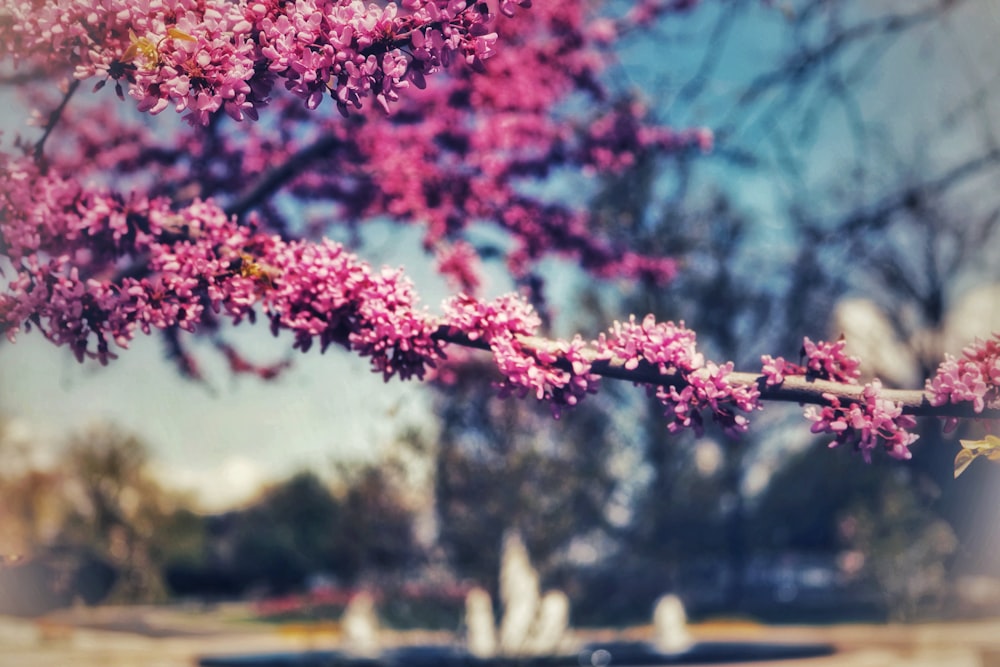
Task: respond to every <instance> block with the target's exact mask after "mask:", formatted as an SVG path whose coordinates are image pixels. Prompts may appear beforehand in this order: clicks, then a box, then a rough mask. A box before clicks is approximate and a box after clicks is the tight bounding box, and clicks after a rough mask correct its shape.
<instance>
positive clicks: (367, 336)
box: [261, 238, 443, 380]
mask: <svg viewBox="0 0 1000 667" xmlns="http://www.w3.org/2000/svg"><path fill="white" fill-rule="evenodd" d="M261 250H263V252H262V254H261V261H262V262H266V266H267V269H268V270H271V271H273V272H274V273H275V274H276V276H277V277H276V278H274V280H273V286H272V287H271V288H270V289H267V290H265V291H264V292H263V295H262V302H263V306H264V310H265V312H266V313H267V315H268V317H269V318H270V319H271V328H272V330H273V331H274V332H275V334H277V333H278V332H279V331H281V330H282V329H287V330H290V331H291V332H292V333H293V334H294V336H295V345H294V346H295V347H296V348H299V349H301V350H303V351H305V350H308V349H309V348H310V347H311V346H312V344H313V343H314V342H315V341H318V342H319V343H320V346H321V348H322V349H323V350H326V348H327V347H328V346H329V345H330V344H331V343H337V344H339V345H342V346H344V347H346V348H348V349H351V350H354V351H356V352H357V353H358V354H360V355H361V356H366V357H370V358H371V363H372V367H373V369H374V370H375V371H378V372H380V373H382V375H383V377H384V378H385V379H386V380H388V379H390V378H391V377H393V376H399V377H400V378H402V379H407V378H410V377H418V378H422V377H423V376H424V373H425V372H426V369H427V367H428V366H433V364H434V361H435V359H437V358H440V357H441V356H443V355H442V353H441V351H440V343H439V342H438V341H436V340H435V339H434V338H433V334H434V333H435V331H436V329H437V326H436V324H435V322H434V320H433V319H432V318H431V317H430V316H429V315H428V314H427V313H426V312H424V311H423V310H422V309H418V308H417V301H418V299H417V297H416V294H415V293H414V291H413V285H412V283H411V282H410V281H409V279H407V278H406V276H404V275H403V274H402V272H401V271H398V270H393V269H382V270H381V271H379V272H375V271H373V270H372V269H371V268H370V267H369V266H368V265H367V264H366V263H364V262H361V261H360V260H358V258H357V257H356V256H354V255H353V254H351V253H349V252H347V251H346V250H345V249H344V247H343V246H342V245H340V244H339V243H335V242H333V241H330V240H324V241H322V242H320V243H311V242H306V241H295V242H290V243H286V242H284V241H279V240H277V239H274V238H272V239H270V242H269V244H268V246H267V247H264V248H261Z"/></svg>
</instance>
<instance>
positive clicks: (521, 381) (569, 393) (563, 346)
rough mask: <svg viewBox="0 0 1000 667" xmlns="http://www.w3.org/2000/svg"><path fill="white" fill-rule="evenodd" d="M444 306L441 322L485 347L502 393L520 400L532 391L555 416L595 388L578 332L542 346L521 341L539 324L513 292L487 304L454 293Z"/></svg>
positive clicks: (594, 377) (536, 316) (528, 305)
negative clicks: (495, 371)
mask: <svg viewBox="0 0 1000 667" xmlns="http://www.w3.org/2000/svg"><path fill="white" fill-rule="evenodd" d="M444 310H445V316H444V318H443V319H442V324H443V326H445V327H447V328H448V329H449V330H451V331H452V332H454V333H458V332H460V333H462V334H464V335H465V336H466V337H467V338H469V339H470V340H472V341H480V340H481V341H483V342H484V343H486V344H488V345H489V348H490V351H491V352H492V353H493V359H494V362H495V363H496V366H497V369H498V370H499V371H500V373H501V374H502V375H503V376H504V379H503V381H502V382H501V383H500V389H501V392H502V393H503V394H505V395H509V394H513V395H517V396H519V397H522V398H523V397H524V396H526V395H528V394H529V393H530V394H533V395H534V396H535V398H537V399H538V400H545V401H548V402H549V403H550V404H551V405H552V410H553V414H554V415H556V416H558V415H559V412H560V410H561V408H562V407H566V406H569V407H572V406H574V405H576V404H577V403H579V402H580V400H582V399H583V398H584V397H585V396H586V395H587V394H589V393H594V392H595V391H596V390H597V382H598V376H596V375H594V374H592V373H590V368H591V362H590V361H589V360H588V358H587V355H586V351H587V344H586V343H585V342H584V341H583V339H582V338H580V336H576V337H575V338H573V340H571V341H556V342H554V343H548V344H546V345H541V346H539V345H531V344H528V343H527V342H526V340H525V337H531V336H533V335H534V334H535V332H536V331H537V330H538V328H539V326H541V319H540V318H539V317H538V314H537V313H536V312H535V311H534V309H533V308H532V307H531V304H529V303H527V302H526V301H525V300H524V299H522V298H521V297H519V296H518V295H516V294H507V295H504V296H501V297H499V298H497V299H494V300H493V301H489V302H486V301H481V300H479V299H474V298H472V297H469V296H467V295H459V296H457V297H454V298H452V299H449V300H448V301H447V302H446V303H445V306H444Z"/></svg>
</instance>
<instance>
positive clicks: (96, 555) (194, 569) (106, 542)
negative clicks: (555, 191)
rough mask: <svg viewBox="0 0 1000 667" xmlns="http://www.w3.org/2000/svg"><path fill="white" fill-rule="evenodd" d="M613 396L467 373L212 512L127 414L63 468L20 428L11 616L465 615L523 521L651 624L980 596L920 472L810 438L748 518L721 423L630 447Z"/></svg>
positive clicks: (568, 581)
mask: <svg viewBox="0 0 1000 667" xmlns="http://www.w3.org/2000/svg"><path fill="white" fill-rule="evenodd" d="M465 368H466V369H467V370H469V371H472V372H477V373H478V372H480V371H481V370H482V369H476V367H475V364H469V365H466V366H465ZM455 392H460V393H459V394H456V393H455ZM605 403H606V404H607V405H612V404H614V405H615V406H616V407H620V405H619V404H618V402H617V401H616V400H615V399H613V398H612V399H607V401H606V402H605V401H594V403H593V404H592V406H591V407H585V408H582V409H580V410H578V411H574V412H571V413H569V414H567V415H565V416H564V417H563V418H562V419H561V420H560V421H558V422H557V421H554V420H552V418H551V416H550V415H549V414H547V412H545V411H538V410H533V409H531V404H530V403H525V402H520V401H511V400H498V399H497V398H496V397H495V396H493V392H492V390H491V389H490V387H489V385H488V384H484V383H468V384H464V383H462V382H457V383H456V384H453V385H452V386H451V387H450V388H448V389H446V390H443V391H442V395H441V402H440V406H441V409H442V414H441V417H442V423H443V424H444V426H443V428H442V431H441V433H440V434H439V437H438V438H437V439H436V442H435V443H433V444H431V443H429V442H428V441H427V440H426V439H425V438H423V437H422V436H421V434H420V433H418V432H413V431H409V432H406V433H404V434H403V435H402V436H401V437H400V438H399V440H398V441H397V442H396V443H394V444H393V446H392V447H388V448H386V450H385V451H386V454H385V456H384V457H383V459H382V460H379V461H375V462H368V463H347V464H343V463H341V464H335V465H334V464H331V468H330V469H329V470H325V471H317V472H307V471H303V472H300V473H298V474H295V475H293V476H291V477H290V478H288V479H285V480H283V481H280V482H278V483H274V484H271V485H269V486H267V487H265V488H263V489H261V491H260V493H259V494H258V496H257V497H256V498H255V499H254V500H253V501H251V502H248V503H246V504H245V505H243V506H241V507H238V508H233V509H230V510H227V511H223V512H216V513H210V514H209V513H201V512H198V511H196V509H195V507H194V505H193V504H192V502H191V499H190V498H188V497H186V496H184V495H183V494H179V493H177V492H176V491H173V490H171V489H168V488H164V487H163V486H162V485H160V484H159V483H158V482H157V481H156V477H155V475H154V474H153V473H154V466H155V462H154V461H151V460H150V458H149V451H148V448H147V446H146V445H145V444H144V443H143V441H142V440H141V438H140V437H139V436H138V435H135V434H131V433H127V432H125V431H123V430H121V429H118V428H116V427H114V426H109V425H100V426H94V427H91V428H87V429H83V430H81V431H80V432H78V433H76V434H75V435H73V436H71V437H70V439H69V441H68V442H67V443H66V447H65V448H64V449H62V451H61V454H60V455H59V458H58V460H57V461H56V462H55V463H54V464H52V465H47V466H37V465H32V464H30V463H29V461H30V456H28V455H27V453H26V452H25V451H23V450H22V451H20V452H19V451H17V449H16V448H12V447H10V446H7V447H6V448H5V450H4V452H3V458H4V461H5V464H4V466H3V468H0V497H3V498H4V503H3V505H2V506H0V530H2V534H0V543H2V544H3V545H4V550H5V558H6V560H7V561H8V562H7V563H6V565H5V566H4V567H0V590H3V592H4V595H3V597H2V598H0V612H6V613H26V614H37V613H44V612H46V611H49V610H51V609H53V608H55V607H59V606H65V605H69V604H72V603H79V602H84V603H87V604H96V603H136V602H146V603H148V602H167V601H192V600H193V601H200V602H213V601H227V600H250V601H257V602H259V603H260V604H259V607H258V609H259V610H260V612H261V613H262V614H272V615H274V617H275V618H276V619H279V620H280V619H282V618H285V619H288V618H302V617H306V618H308V617H316V616H317V615H319V616H325V615H329V614H336V613H339V611H341V610H342V607H343V604H345V603H346V601H347V600H348V599H349V597H350V595H351V594H352V593H353V592H355V591H357V590H360V589H365V590H369V591H373V592H375V594H376V596H377V598H378V600H379V606H380V613H381V614H382V616H383V618H384V619H385V620H386V622H389V623H393V624H397V625H417V626H433V627H443V628H450V629H454V628H457V627H458V626H459V624H460V622H461V618H460V617H461V609H462V606H463V599H462V594H463V592H464V591H467V590H468V589H469V588H470V587H471V586H474V585H476V586H485V587H487V588H488V589H491V590H494V591H495V590H496V587H497V575H498V571H499V559H500V544H501V541H502V539H503V535H504V533H505V531H507V530H510V529H516V530H518V531H519V532H520V533H521V534H522V535H523V537H524V539H525V542H526V544H527V545H528V548H529V551H530V553H531V556H532V558H533V560H534V562H535V564H536V567H537V568H538V569H539V572H540V574H541V578H542V583H543V586H544V587H546V588H550V587H558V588H561V589H563V590H565V591H566V592H567V593H568V594H569V595H570V598H571V600H572V602H573V620H574V623H576V624H578V625H584V624H613V625H619V624H623V623H630V622H646V621H648V618H649V616H648V615H649V610H650V609H651V607H652V605H653V602H654V600H655V598H656V597H657V596H658V595H660V594H662V593H663V592H665V591H674V592H677V593H679V594H681V596H682V597H683V598H684V599H685V601H686V602H687V603H688V605H689V607H690V611H691V613H692V614H693V615H694V616H696V617H697V616H700V615H707V614H718V613H725V614H733V613H739V614H750V615H753V616H755V617H758V618H763V619H768V620H774V621H781V620H798V621H802V620H806V619H813V620H834V619H844V618H855V619H857V618H866V619H872V618H885V617H886V616H889V615H892V616H895V617H903V618H914V617H920V616H922V615H927V614H934V615H941V614H950V613H961V612H967V611H970V610H973V611H975V609H972V608H971V607H969V601H967V600H962V599H961V598H960V596H958V595H957V593H958V590H957V589H956V588H955V586H954V583H955V580H954V579H953V578H952V577H951V576H950V575H949V574H948V572H947V567H946V566H947V565H948V563H949V562H950V559H951V557H952V556H954V554H955V552H956V546H957V545H956V538H955V535H954V532H953V531H952V530H951V528H950V527H949V525H948V524H947V523H946V522H943V521H941V520H940V519H938V518H937V517H936V516H935V515H934V513H933V512H931V511H930V510H929V509H928V508H927V506H926V504H925V501H924V500H922V499H921V496H920V494H919V493H918V492H917V491H916V490H914V489H913V487H912V484H911V481H912V480H911V479H910V473H909V472H908V471H907V469H906V468H904V467H901V466H898V465H890V464H888V463H887V462H884V461H882V462H876V463H875V464H874V465H871V466H865V465H864V464H862V463H861V461H860V460H859V459H857V458H856V457H852V456H851V453H850V452H827V451H822V450H821V451H812V452H807V453H804V454H802V455H799V456H795V457H792V458H791V459H790V460H789V462H788V464H787V465H786V466H784V467H783V468H782V470H781V471H780V472H779V473H778V474H777V476H776V477H775V479H774V480H773V482H772V483H771V484H770V485H768V486H767V488H766V489H765V490H763V491H761V492H759V493H758V494H756V495H754V496H753V497H752V498H749V499H747V500H746V502H744V503H743V507H742V508H741V509H740V516H739V522H738V523H736V522H734V521H733V512H734V511H735V506H736V503H735V502H734V500H733V494H734V493H735V491H734V490H733V488H732V481H731V474H730V473H729V472H727V465H728V464H727V463H726V457H725V456H724V455H723V451H722V450H721V449H720V447H719V445H718V444H717V443H716V442H715V441H714V440H711V439H707V438H705V439H700V440H696V439H693V438H691V439H685V440H682V441H681V442H678V443H674V444H673V445H672V446H670V447H669V448H662V449H659V451H658V452H657V453H656V455H655V456H656V458H655V459H654V458H652V457H650V456H645V457H644V458H645V460H637V459H633V460H630V457H631V456H634V455H635V451H634V448H633V446H632V444H630V443H629V442H627V441H626V440H625V438H627V435H628V433H629V432H630V430H618V429H616V426H615V419H614V418H613V417H612V416H611V415H609V414H608V413H606V412H604V411H603V410H602V408H603V407H606V405H605ZM466 420H468V421H466ZM12 449H13V451H11V450H12ZM630 450H633V451H632V452H631V453H630ZM290 596H291V597H290ZM295 596H298V597H295ZM269 600H270V601H275V600H277V601H284V602H281V603H280V604H271V605H268V604H267V601H269ZM288 600H293V601H295V600H297V601H299V603H298V604H291V605H289V604H286V603H287V601H288ZM995 601H996V600H995V599H994V600H990V601H989V602H991V603H992V602H995Z"/></svg>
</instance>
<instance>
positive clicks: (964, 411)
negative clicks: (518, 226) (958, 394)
mask: <svg viewBox="0 0 1000 667" xmlns="http://www.w3.org/2000/svg"><path fill="white" fill-rule="evenodd" d="M434 337H435V338H436V339H437V340H441V341H443V342H447V343H453V344H455V345H461V346H463V347H469V348H474V349H478V350H489V349H490V346H489V343H487V342H486V341H484V340H482V339H476V340H472V339H470V338H469V337H468V336H466V335H465V334H462V333H456V332H455V331H454V330H452V329H451V328H449V327H441V328H440V329H439V330H438V331H437V333H436V334H435V335H434ZM517 340H518V342H519V343H520V344H521V345H522V346H523V347H524V348H526V349H528V350H536V351H543V350H544V351H546V352H549V353H551V354H555V355H558V354H559V352H560V350H559V347H558V344H557V343H556V342H554V341H551V340H548V339H545V338H539V337H536V336H518V337H517ZM583 356H584V357H585V358H586V359H587V360H588V361H590V362H591V364H592V366H591V368H590V372H591V373H593V374H595V375H600V376H602V377H607V378H611V379H614V380H625V381H628V382H636V383H641V384H651V385H657V386H663V387H670V386H673V387H677V388H682V387H684V386H686V385H687V382H686V381H685V380H684V379H683V378H682V377H681V376H680V375H679V374H675V375H661V374H660V372H659V369H657V368H656V367H655V366H654V365H652V364H650V363H648V362H644V361H640V362H639V365H638V366H637V367H636V368H634V369H628V368H626V367H625V361H626V360H625V359H621V358H617V357H612V358H611V359H600V358H599V356H598V352H597V350H594V349H587V350H585V351H584V352H583ZM556 363H557V365H558V366H559V367H560V368H563V369H564V370H567V371H572V369H571V368H570V364H569V363H568V362H564V361H562V360H560V361H559V362H556ZM726 380H728V381H729V382H730V383H731V384H732V385H734V386H742V387H750V386H753V387H756V388H757V389H758V391H760V397H761V400H765V401H779V402H785V403H800V404H811V405H830V404H831V401H830V400H829V399H828V398H827V396H833V397H835V398H837V399H839V400H840V401H841V402H844V403H850V402H862V401H863V400H864V398H863V396H862V393H863V392H864V389H865V387H864V385H861V384H844V383H840V382H831V381H829V380H815V379H809V378H806V377H803V376H796V375H790V376H785V379H784V382H782V383H781V384H780V385H771V386H769V385H767V384H765V377H764V375H763V374H761V373H749V372H733V373H730V374H729V375H727V376H726ZM880 396H881V397H882V398H885V399H887V400H890V401H893V402H894V403H896V404H897V405H899V406H900V407H901V408H902V410H903V413H904V414H910V415H914V416H918V417H957V418H963V419H1000V409H986V410H983V411H982V412H975V411H974V410H973V406H972V404H971V403H958V404H947V405H941V406H934V405H931V403H930V401H929V400H928V396H927V394H926V393H924V392H923V391H921V390H919V389H882V391H881V392H880Z"/></svg>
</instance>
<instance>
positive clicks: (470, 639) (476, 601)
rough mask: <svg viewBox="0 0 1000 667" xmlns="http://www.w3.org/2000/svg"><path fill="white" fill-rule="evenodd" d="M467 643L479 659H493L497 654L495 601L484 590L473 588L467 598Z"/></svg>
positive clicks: (470, 651) (471, 651)
mask: <svg viewBox="0 0 1000 667" xmlns="http://www.w3.org/2000/svg"><path fill="white" fill-rule="evenodd" d="M465 628H466V643H467V648H468V650H469V653H470V654H472V655H474V656H476V657H477V658H492V657H493V656H495V655H496V653H497V633H496V622H495V621H494V619H493V600H492V599H490V594H489V593H487V592H486V591H485V590H483V589H482V588H473V589H472V590H471V591H469V594H468V595H466V596H465Z"/></svg>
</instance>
